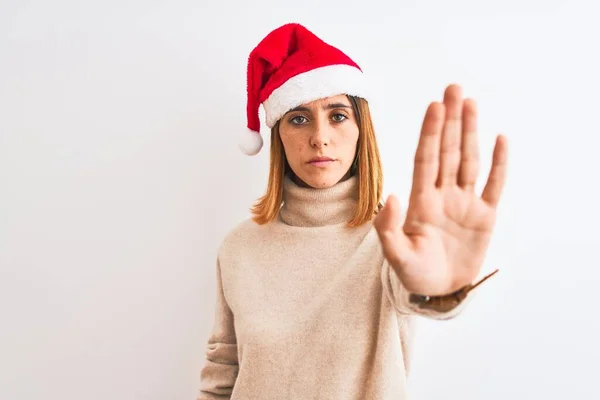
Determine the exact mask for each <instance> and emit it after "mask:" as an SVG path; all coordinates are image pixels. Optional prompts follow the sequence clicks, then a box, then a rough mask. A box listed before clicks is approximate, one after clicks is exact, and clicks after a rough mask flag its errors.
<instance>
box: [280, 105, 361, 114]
mask: <svg viewBox="0 0 600 400" xmlns="http://www.w3.org/2000/svg"><path fill="white" fill-rule="evenodd" d="M334 108H352V107H351V106H350V105H348V104H344V103H331V104H327V105H326V106H325V107H323V109H324V110H332V109H334ZM292 111H310V109H309V108H307V107H304V106H299V107H296V108H293V109H291V110H290V111H288V112H292Z"/></svg>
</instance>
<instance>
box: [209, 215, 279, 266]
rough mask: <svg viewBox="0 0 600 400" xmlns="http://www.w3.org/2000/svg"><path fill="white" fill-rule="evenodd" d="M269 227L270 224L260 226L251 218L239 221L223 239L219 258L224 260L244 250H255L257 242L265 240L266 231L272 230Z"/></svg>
mask: <svg viewBox="0 0 600 400" xmlns="http://www.w3.org/2000/svg"><path fill="white" fill-rule="evenodd" d="M271 225H272V223H271V224H266V225H260V224H258V223H256V222H255V221H254V220H253V219H252V218H247V219H244V220H242V221H240V222H239V223H238V224H237V225H235V226H234V227H233V228H231V229H230V230H229V231H228V232H227V234H226V235H225V237H224V238H223V241H222V242H221V245H220V246H219V250H218V255H219V257H220V258H224V257H227V256H228V255H231V254H238V255H239V254H242V253H244V252H245V250H246V249H253V248H256V245H257V243H258V242H260V241H261V240H265V239H266V237H267V235H268V231H269V230H271V229H272V226H271Z"/></svg>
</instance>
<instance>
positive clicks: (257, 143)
mask: <svg viewBox="0 0 600 400" xmlns="http://www.w3.org/2000/svg"><path fill="white" fill-rule="evenodd" d="M238 146H239V148H240V150H242V153H244V154H246V155H248V156H254V155H256V154H258V152H259V151H260V149H262V147H263V138H262V136H261V135H260V133H259V132H255V131H253V130H250V129H246V130H245V131H244V132H243V133H242V135H241V137H240V139H239V141H238Z"/></svg>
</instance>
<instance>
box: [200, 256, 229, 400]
mask: <svg viewBox="0 0 600 400" xmlns="http://www.w3.org/2000/svg"><path fill="white" fill-rule="evenodd" d="M238 368H239V367H238V356H237V341H236V335H235V328H234V323H233V312H232V311H231V309H230V308H229V306H228V304H227V301H226V299H225V295H224V293H223V282H222V278H221V267H220V264H219V261H218V260H217V301H216V308H215V316H214V323H213V328H212V331H211V334H210V337H209V339H208V343H207V349H206V362H205V365H204V367H203V368H202V370H201V373H200V393H199V395H198V397H197V398H196V400H216V399H219V400H222V399H229V398H230V397H231V393H232V391H233V387H234V384H235V381H236V379H237V374H238Z"/></svg>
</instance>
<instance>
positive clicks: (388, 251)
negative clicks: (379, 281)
mask: <svg viewBox="0 0 600 400" xmlns="http://www.w3.org/2000/svg"><path fill="white" fill-rule="evenodd" d="M401 221H402V218H401V209H400V203H399V202H398V199H397V198H396V196H394V195H390V196H389V197H388V199H387V201H386V202H385V205H384V207H383V209H381V211H380V212H379V214H378V215H377V218H376V219H375V221H374V223H373V225H374V226H375V230H376V231H377V234H378V236H379V240H380V241H381V246H382V248H383V253H384V255H385V257H386V258H387V259H388V261H389V262H390V263H392V264H395V265H399V264H402V260H403V259H404V258H405V257H406V255H407V254H408V248H409V247H408V246H409V240H408V238H407V237H406V235H405V234H404V231H403V230H402V227H401V225H400V224H401Z"/></svg>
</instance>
